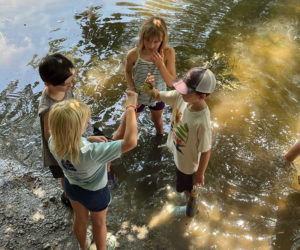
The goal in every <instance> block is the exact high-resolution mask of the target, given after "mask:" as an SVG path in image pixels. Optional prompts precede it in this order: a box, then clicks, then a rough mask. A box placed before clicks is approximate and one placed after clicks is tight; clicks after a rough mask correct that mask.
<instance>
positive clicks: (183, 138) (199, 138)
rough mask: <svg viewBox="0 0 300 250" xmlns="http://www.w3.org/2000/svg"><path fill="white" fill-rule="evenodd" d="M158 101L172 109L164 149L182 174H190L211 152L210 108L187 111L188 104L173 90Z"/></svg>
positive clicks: (163, 94) (164, 92) (161, 94)
mask: <svg viewBox="0 0 300 250" xmlns="http://www.w3.org/2000/svg"><path fill="white" fill-rule="evenodd" d="M160 97H161V100H162V101H163V102H165V103H166V104H168V105H170V106H171V108H172V117H171V121H170V131H169V135H168V140H167V146H168V148H169V149H170V150H171V152H172V153H173V156H174V161H175V164H176V166H177V168H178V169H179V170H180V171H181V172H183V173H184V174H193V173H194V172H196V171H197V169H198V166H199V160H200V156H201V152H207V151H208V150H210V148H211V141H212V129H211V125H210V111H209V108H208V107H206V108H204V109H203V110H201V111H197V112H191V111H189V110H188V108H187V103H186V102H185V101H184V100H183V98H182V96H181V95H180V94H179V93H178V92H177V91H176V90H173V91H161V92H160Z"/></svg>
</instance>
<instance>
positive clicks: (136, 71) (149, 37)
mask: <svg viewBox="0 0 300 250" xmlns="http://www.w3.org/2000/svg"><path fill="white" fill-rule="evenodd" d="M167 42H168V31H167V26H166V24H165V21H164V20H163V19H162V18H160V17H151V18H149V19H148V20H147V21H146V22H145V23H144V24H143V26H142V27H141V30H140V34H139V42H138V44H137V46H136V47H135V48H133V49H131V50H130V51H129V52H128V54H127V60H126V66H125V78H126V81H127V85H128V88H129V90H132V91H135V92H137V93H138V94H139V97H138V107H137V117H138V116H139V114H140V113H141V112H142V111H143V110H144V108H145V106H148V107H149V108H150V112H151V120H152V121H153V123H154V126H155V128H156V133H157V134H163V120H162V114H163V110H164V107H165V105H164V103H163V102H155V101H153V100H151V99H149V96H148V94H147V93H146V91H145V81H148V77H150V76H151V77H154V81H155V87H156V88H157V89H158V90H159V91H163V90H166V87H167V86H169V87H172V80H174V79H175V77H176V69H175V50H174V49H173V48H172V47H170V46H168V45H167Z"/></svg>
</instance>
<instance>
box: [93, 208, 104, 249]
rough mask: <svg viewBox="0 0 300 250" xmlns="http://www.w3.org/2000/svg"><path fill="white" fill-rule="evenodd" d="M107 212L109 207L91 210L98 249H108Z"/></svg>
mask: <svg viewBox="0 0 300 250" xmlns="http://www.w3.org/2000/svg"><path fill="white" fill-rule="evenodd" d="M106 213H107V208H106V209H105V210H103V211H101V212H91V218H92V224H93V238H94V241H95V244H96V246H97V250H105V249H106V234H107V230H106Z"/></svg>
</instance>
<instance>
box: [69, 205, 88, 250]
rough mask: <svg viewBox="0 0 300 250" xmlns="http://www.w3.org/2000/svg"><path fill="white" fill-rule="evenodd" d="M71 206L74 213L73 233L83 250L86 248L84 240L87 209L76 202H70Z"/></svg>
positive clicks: (85, 240)
mask: <svg viewBox="0 0 300 250" xmlns="http://www.w3.org/2000/svg"><path fill="white" fill-rule="evenodd" d="M71 204H72V207H73V211H74V222H73V231H74V233H75V235H76V238H77V240H78V242H79V245H80V247H81V249H83V250H85V249H86V248H87V247H88V241H87V238H86V230H87V225H88V215H89V211H88V209H87V208H86V207H85V206H83V205H82V204H81V203H79V202H77V201H72V200H71Z"/></svg>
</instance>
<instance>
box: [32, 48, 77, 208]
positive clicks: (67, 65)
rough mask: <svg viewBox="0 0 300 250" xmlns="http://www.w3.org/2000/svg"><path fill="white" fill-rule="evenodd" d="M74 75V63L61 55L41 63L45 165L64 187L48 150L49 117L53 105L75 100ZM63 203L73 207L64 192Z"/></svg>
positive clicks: (48, 58) (60, 175)
mask: <svg viewBox="0 0 300 250" xmlns="http://www.w3.org/2000/svg"><path fill="white" fill-rule="evenodd" d="M74 73H75V68H74V65H73V63H72V62H71V61H70V60H69V59H68V58H66V57H65V56H63V55H61V54H59V53H55V54H52V55H46V56H45V57H44V58H43V59H42V60H41V62H40V63H39V74H40V77H41V78H42V80H43V81H44V84H45V88H44V90H43V92H42V96H41V99H40V103H39V108H38V114H39V117H40V125H41V134H42V150H43V163H44V166H45V167H49V169H50V171H51V173H52V175H53V177H54V178H60V180H61V185H62V187H63V186H64V173H63V171H62V170H61V168H60V167H59V165H58V163H57V161H56V160H55V159H54V157H53V156H52V154H51V153H50V151H49V148H48V139H49V137H50V134H49V127H48V117H49V110H50V108H51V107H52V105H54V104H55V103H57V102H61V101H64V100H67V99H70V98H73V93H72V86H73V83H72V80H73V75H74ZM61 201H62V202H63V203H64V204H65V205H67V206H68V207H71V203H70V201H69V199H68V198H67V196H66V194H65V193H64V192H63V193H62V194H61Z"/></svg>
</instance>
